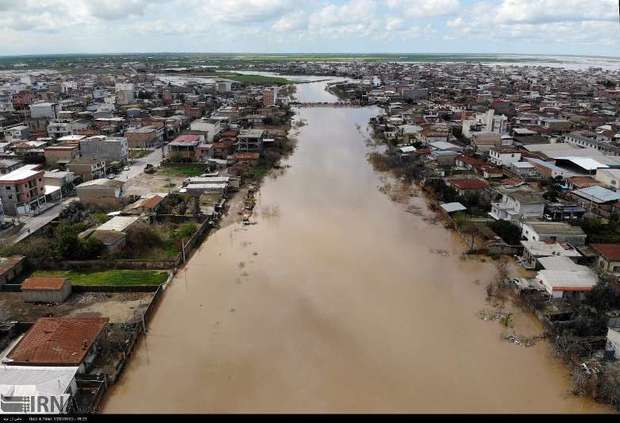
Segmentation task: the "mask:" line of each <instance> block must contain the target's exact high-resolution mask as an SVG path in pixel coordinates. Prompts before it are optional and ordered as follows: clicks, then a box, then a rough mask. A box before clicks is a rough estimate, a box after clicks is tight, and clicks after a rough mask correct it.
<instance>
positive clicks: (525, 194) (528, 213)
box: [489, 190, 545, 223]
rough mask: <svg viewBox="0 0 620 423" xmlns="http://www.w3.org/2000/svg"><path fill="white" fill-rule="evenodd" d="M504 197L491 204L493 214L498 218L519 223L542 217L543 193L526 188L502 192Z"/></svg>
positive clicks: (543, 211)
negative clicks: (525, 189)
mask: <svg viewBox="0 0 620 423" xmlns="http://www.w3.org/2000/svg"><path fill="white" fill-rule="evenodd" d="M501 194H502V199H501V200H500V201H499V202H497V203H492V204H491V213H489V214H490V215H491V217H492V218H494V219H496V220H508V221H510V222H513V223H519V222H521V221H523V220H525V219H537V218H542V217H543V215H544V213H545V199H544V198H543V196H542V194H541V193H538V192H530V191H524V190H518V191H508V190H504V191H502V192H501Z"/></svg>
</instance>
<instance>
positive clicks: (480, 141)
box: [471, 132, 502, 153]
mask: <svg viewBox="0 0 620 423" xmlns="http://www.w3.org/2000/svg"><path fill="white" fill-rule="evenodd" d="M471 144H472V145H473V146H474V149H475V150H476V151H477V152H480V153H489V152H490V151H491V150H492V149H493V148H495V147H499V146H500V145H502V137H501V136H500V134H498V133H496V132H477V133H474V134H472V140H471Z"/></svg>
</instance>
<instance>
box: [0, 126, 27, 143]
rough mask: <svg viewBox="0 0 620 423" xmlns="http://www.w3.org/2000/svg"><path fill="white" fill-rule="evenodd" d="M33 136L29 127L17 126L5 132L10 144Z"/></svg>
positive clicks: (6, 139)
mask: <svg viewBox="0 0 620 423" xmlns="http://www.w3.org/2000/svg"><path fill="white" fill-rule="evenodd" d="M31 136H32V131H31V130H30V127H29V126H26V125H15V126H12V127H9V128H6V129H5V130H4V139H5V141H6V142H8V143H13V142H17V141H24V140H27V139H28V138H30V137H31Z"/></svg>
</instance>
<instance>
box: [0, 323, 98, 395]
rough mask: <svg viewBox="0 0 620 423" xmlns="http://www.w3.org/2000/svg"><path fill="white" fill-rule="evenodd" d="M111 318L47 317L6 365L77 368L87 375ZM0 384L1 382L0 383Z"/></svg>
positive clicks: (22, 339) (11, 353) (12, 353)
mask: <svg viewBox="0 0 620 423" xmlns="http://www.w3.org/2000/svg"><path fill="white" fill-rule="evenodd" d="M107 324H108V319H104V318H69V317H61V318H56V317H45V318H41V319H38V320H37V321H36V322H35V324H34V325H33V326H32V327H31V328H30V329H29V330H28V331H27V332H26V334H25V335H24V336H23V337H22V338H21V339H20V340H19V342H18V343H17V345H15V346H14V347H13V349H12V350H11V351H10V352H9V353H8V354H7V356H6V358H5V359H4V360H3V364H5V365H7V366H54V367H65V366H68V367H77V368H78V373H84V372H86V371H87V370H88V369H89V368H90V366H91V365H92V363H93V361H94V360H95V358H96V357H97V354H98V352H99V350H100V349H101V344H102V341H103V340H104V338H105V335H106V330H105V328H106V326H107ZM0 383H1V382H0Z"/></svg>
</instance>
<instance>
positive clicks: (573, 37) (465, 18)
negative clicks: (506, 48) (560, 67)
mask: <svg viewBox="0 0 620 423" xmlns="http://www.w3.org/2000/svg"><path fill="white" fill-rule="evenodd" d="M617 14H618V3H617V1H616V0H499V1H491V0H487V1H478V2H476V3H474V4H472V5H471V6H469V7H467V8H464V9H463V10H461V12H460V13H459V14H458V16H456V17H454V18H453V19H450V20H448V21H447V22H446V26H447V28H448V29H449V30H451V31H453V33H452V34H449V36H450V37H451V38H458V37H459V36H461V37H464V36H472V37H476V38H477V39H478V40H486V41H487V42H496V41H498V40H500V41H501V40H511V41H518V40H521V41H523V42H530V43H538V44H540V43H543V44H544V43H554V44H565V45H567V46H566V47H567V52H571V48H570V46H569V45H568V44H569V43H572V44H576V43H578V44H593V43H596V42H600V43H601V44H607V45H618V24H617V19H618V15H617Z"/></svg>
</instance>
